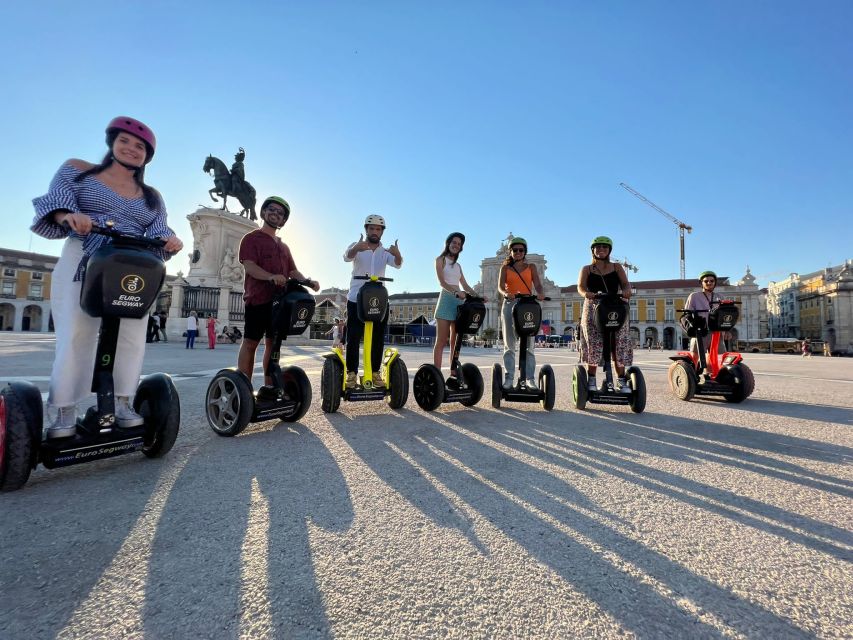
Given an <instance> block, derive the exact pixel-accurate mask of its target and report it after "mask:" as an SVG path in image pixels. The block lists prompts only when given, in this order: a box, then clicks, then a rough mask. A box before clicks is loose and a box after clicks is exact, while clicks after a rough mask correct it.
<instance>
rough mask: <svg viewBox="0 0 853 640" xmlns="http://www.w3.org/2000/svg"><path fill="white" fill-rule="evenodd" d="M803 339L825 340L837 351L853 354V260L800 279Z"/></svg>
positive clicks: (798, 304)
mask: <svg viewBox="0 0 853 640" xmlns="http://www.w3.org/2000/svg"><path fill="white" fill-rule="evenodd" d="M797 306H798V311H799V317H800V332H801V336H800V337H803V338H811V339H812V340H823V341H824V342H826V343H827V344H828V345H829V348H830V350H831V351H832V352H834V353H853V260H847V261H846V262H845V263H844V264H842V265H839V266H837V267H827V268H826V269H824V270H823V271H820V272H816V273H813V274H808V275H806V276H802V277H801V278H800V287H799V290H798V295H797Z"/></svg>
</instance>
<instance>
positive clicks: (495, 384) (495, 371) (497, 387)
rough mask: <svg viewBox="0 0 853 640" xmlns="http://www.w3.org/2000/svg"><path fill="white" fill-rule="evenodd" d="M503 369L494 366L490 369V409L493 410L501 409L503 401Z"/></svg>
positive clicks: (499, 366)
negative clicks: (492, 408)
mask: <svg viewBox="0 0 853 640" xmlns="http://www.w3.org/2000/svg"><path fill="white" fill-rule="evenodd" d="M503 377H504V376H503V367H501V365H499V364H495V365H494V366H493V367H492V407H494V408H495V409H500V408H501V400H502V399H503V389H502V388H501V381H502V380H503Z"/></svg>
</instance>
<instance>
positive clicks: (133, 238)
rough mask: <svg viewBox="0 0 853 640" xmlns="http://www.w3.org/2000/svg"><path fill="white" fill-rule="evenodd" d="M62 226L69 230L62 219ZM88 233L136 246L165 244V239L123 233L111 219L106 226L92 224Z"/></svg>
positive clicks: (159, 245) (155, 247) (157, 246)
mask: <svg viewBox="0 0 853 640" xmlns="http://www.w3.org/2000/svg"><path fill="white" fill-rule="evenodd" d="M62 226H63V227H65V228H66V229H68V230H70V229H71V225H69V224H68V223H67V222H65V221H63V222H62ZM90 233H95V234H97V235H99V236H107V237H108V238H112V239H113V240H120V241H121V243H122V244H130V245H134V246H137V247H150V248H152V249H162V248H163V247H164V246H166V241H165V240H163V239H162V238H147V237H145V236H138V235H136V234H132V233H123V232H122V231H119V230H118V229H116V228H115V223H114V222H113V221H112V220H109V221H107V224H106V226H101V225H99V224H93V225H92V230H91V231H90Z"/></svg>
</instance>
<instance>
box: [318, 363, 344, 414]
mask: <svg viewBox="0 0 853 640" xmlns="http://www.w3.org/2000/svg"><path fill="white" fill-rule="evenodd" d="M343 386H344V365H343V364H341V361H340V360H338V358H337V357H334V358H326V361H325V362H324V363H323V372H322V373H321V374H320V406H321V407H322V408H323V413H335V411H337V410H338V407H340V406H341V394H342V393H343V392H342V391H341V389H342V388H343Z"/></svg>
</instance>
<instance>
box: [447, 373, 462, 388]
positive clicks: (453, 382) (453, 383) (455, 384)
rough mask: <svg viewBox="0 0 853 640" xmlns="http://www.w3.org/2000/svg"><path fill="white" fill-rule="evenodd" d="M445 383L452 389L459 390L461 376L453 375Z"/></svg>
mask: <svg viewBox="0 0 853 640" xmlns="http://www.w3.org/2000/svg"><path fill="white" fill-rule="evenodd" d="M444 384H445V386H446V387H447V388H448V389H450V390H451V391H457V390H458V389H459V378H457V377H456V376H454V375H451V376H450V377H449V378H447V380H445V382H444Z"/></svg>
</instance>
